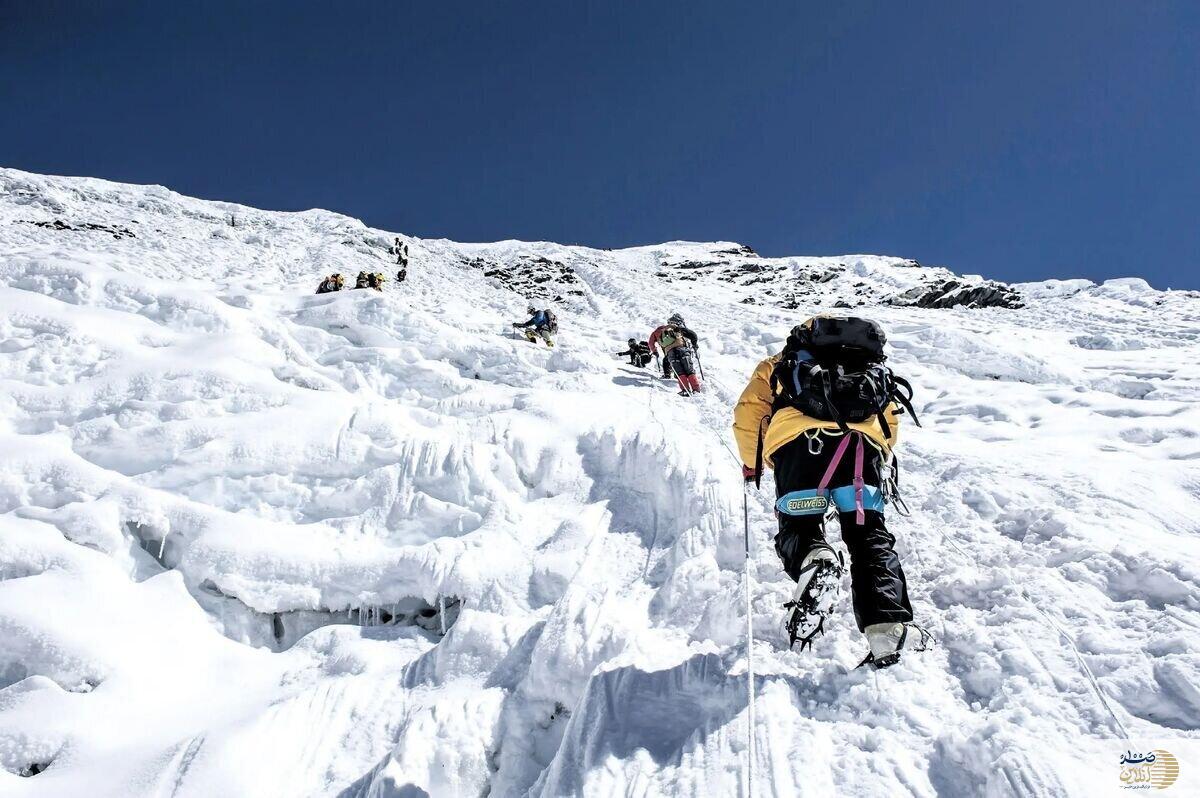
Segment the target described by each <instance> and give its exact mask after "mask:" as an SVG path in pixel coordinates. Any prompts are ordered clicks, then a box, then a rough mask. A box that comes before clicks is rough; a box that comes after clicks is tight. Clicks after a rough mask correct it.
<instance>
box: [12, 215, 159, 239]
mask: <svg viewBox="0 0 1200 798" xmlns="http://www.w3.org/2000/svg"><path fill="white" fill-rule="evenodd" d="M20 221H21V222H22V223H23V224H32V225H36V226H38V227H45V228H47V229H48V230H71V231H75V232H80V233H82V232H99V233H108V234H109V235H111V236H112V237H113V238H115V239H117V240H120V239H122V238H137V235H136V234H135V233H134V232H133V231H132V230H130V229H129V228H127V227H121V226H119V225H111V226H110V225H106V224H93V223H91V222H84V223H83V224H81V225H79V226H78V227H75V226H73V225H69V224H67V223H66V222H64V221H63V220H62V219H55V220H54V221H53V222H32V221H27V220H24V219H22V220H20Z"/></svg>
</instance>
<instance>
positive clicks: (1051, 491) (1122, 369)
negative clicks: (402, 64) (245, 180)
mask: <svg viewBox="0 0 1200 798" xmlns="http://www.w3.org/2000/svg"><path fill="white" fill-rule="evenodd" d="M89 225H90V227H89ZM393 235H394V234H393V233H391V232H387V231H382V230H373V229H370V228H367V227H365V226H364V225H363V224H361V223H360V222H358V221H355V220H352V219H348V218H346V217H343V216H339V215H337V214H334V213H329V212H326V211H307V212H304V213H293V214H285V213H274V212H265V211H259V210H255V209H251V208H246V207H242V206H237V205H232V204H229V203H218V202H206V201H200V200H195V199H190V198H187V197H183V196H180V195H177V194H174V193H172V192H170V191H168V190H166V189H164V188H161V187H155V186H128V185H120V184H114V183H108V182H105V181H100V180H93V179H82V178H52V177H42V176H37V175H32V174H27V173H23V172H19V171H15V170H8V169H0V453H2V454H0V794H3V795H5V796H35V795H36V796H82V795H88V796H159V795H172V796H215V795H222V796H239V795H246V796H250V795H253V796H308V795H312V796H343V798H351V797H352V796H360V797H361V798H384V797H385V796H414V795H425V794H428V795H434V796H442V795H453V796H458V795H463V796H476V795H491V796H519V795H532V796H557V795H596V796H611V795H672V796H674V795H679V796H684V795H695V796H707V795H713V796H715V795H722V796H725V795H745V794H746V790H747V786H746V784H745V771H746V754H747V752H746V747H745V741H746V734H747V722H748V713H747V699H746V675H745V674H746V645H745V637H744V633H743V631H744V626H745V621H744V617H743V615H742V608H741V604H740V602H741V593H740V585H741V582H740V580H741V569H742V567H743V557H742V485H741V480H740V475H739V466H738V464H737V463H736V462H735V460H734V458H733V456H732V455H731V452H730V447H732V440H731V437H730V435H729V432H728V426H729V419H730V411H731V408H732V405H733V402H734V401H735V400H736V397H737V395H738V393H739V392H740V390H741V388H742V386H743V385H744V382H745V379H746V378H747V377H748V375H749V373H750V371H751V369H752V368H753V366H754V364H755V363H756V362H757V360H758V359H759V358H761V357H763V356H765V355H767V354H769V353H771V352H773V351H776V350H777V349H778V348H779V346H780V344H781V343H782V341H783V339H784V337H785V336H786V334H787V331H788V330H789V329H790V327H792V326H793V325H794V324H796V323H798V322H800V321H801V320H803V319H804V318H806V317H807V316H808V315H811V314H812V313H814V312H817V311H821V310H828V309H831V308H832V307H833V306H834V305H835V304H836V303H837V302H842V303H843V304H844V305H849V306H851V307H855V308H857V310H856V312H860V313H863V314H865V315H870V316H872V317H874V318H877V319H878V320H880V321H881V322H882V323H883V324H884V325H885V326H886V328H887V329H888V332H889V335H890V336H891V342H892V361H893V365H894V367H895V368H896V369H897V371H898V372H900V373H902V374H905V375H906V376H908V377H909V378H910V379H911V380H912V382H913V384H914V386H915V387H916V389H917V407H918V410H919V411H920V413H921V416H922V420H923V422H924V425H925V426H924V427H923V428H920V429H917V428H915V427H913V426H912V425H911V424H910V425H907V426H906V427H905V428H904V430H903V434H902V446H901V448H900V456H901V462H902V467H903V476H902V483H901V484H902V487H903V490H904V492H905V494H906V496H907V501H908V504H909V505H910V506H911V507H912V510H913V512H912V516H911V517H909V518H905V517H902V516H901V515H899V514H897V513H894V512H893V513H891V514H890V525H891V528H892V530H893V532H894V533H895V534H896V536H897V538H898V540H899V544H898V546H899V549H900V552H901V555H902V558H903V561H904V566H905V568H906V570H907V573H908V577H909V582H910V590H911V591H912V598H913V603H914V605H915V608H916V612H917V619H918V621H919V622H921V623H923V624H924V625H926V626H927V627H928V628H929V629H930V630H931V631H932V632H933V633H934V635H935V636H936V638H937V640H938V645H937V647H936V649H935V650H933V651H931V652H929V653H926V654H922V655H914V656H911V657H909V658H908V659H906V660H904V661H903V662H902V663H901V664H900V665H898V666H896V667H894V668H892V669H889V670H887V671H882V672H878V673H876V672H869V671H864V670H854V669H853V665H854V664H856V663H857V661H858V659H860V658H861V656H862V653H863V651H864V645H863V641H862V640H861V637H860V635H859V633H858V632H857V630H856V629H855V628H854V625H853V620H852V617H851V612H850V608H849V605H848V602H847V601H846V600H845V599H843V604H842V605H841V606H840V607H839V609H838V613H837V617H836V620H837V622H836V623H835V624H833V625H832V626H833V628H832V629H830V630H829V633H828V634H827V635H826V636H825V637H823V638H820V639H819V640H818V641H817V644H816V646H815V647H814V650H813V651H811V652H806V653H803V654H801V653H798V652H791V651H789V650H788V649H787V642H786V635H785V633H784V631H783V628H782V621H783V614H782V609H781V605H782V604H783V603H784V602H785V601H786V600H788V598H789V597H790V592H791V584H790V582H789V581H788V579H787V577H786V576H785V575H784V574H783V573H782V572H781V570H780V568H779V565H778V562H777V559H776V557H775V554H774V552H773V549H772V535H773V534H774V529H775V524H774V520H773V518H772V517H771V509H770V507H771V503H770V496H771V495H772V488H771V486H770V484H769V480H768V483H767V485H765V486H764V487H765V489H764V491H763V492H762V493H754V494H752V495H751V497H750V518H751V531H752V535H753V545H754V557H753V560H752V562H751V571H752V575H753V584H754V593H753V623H754V629H755V634H756V637H757V645H756V647H755V652H754V653H755V659H756V666H757V670H758V675H757V678H756V681H755V690H756V694H757V697H758V699H757V702H758V705H757V723H756V726H755V728H754V729H753V734H754V738H755V741H756V750H757V759H756V762H755V766H756V770H757V781H756V784H755V787H756V792H755V794H757V795H779V796H792V795H801V794H804V795H830V794H835V793H836V794H845V795H898V794H913V795H923V796H925V795H928V796H933V795H1010V794H1019V795H1039V796H1060V795H1080V796H1083V795H1089V796H1090V795H1094V794H1107V793H1106V792H1103V791H1105V790H1112V789H1115V786H1114V785H1117V781H1116V777H1115V776H1114V775H1113V774H1115V772H1116V758H1117V757H1118V755H1119V754H1120V753H1121V752H1123V751H1125V750H1126V748H1127V747H1128V746H1129V745H1135V744H1137V741H1139V740H1159V741H1162V740H1167V741H1168V742H1170V741H1172V740H1175V741H1179V744H1180V745H1182V744H1183V743H1184V742H1186V741H1195V740H1196V739H1197V737H1200V732H1198V731H1197V730H1198V729H1200V601H1198V598H1197V586H1198V584H1200V565H1198V563H1200V557H1198V555H1200V539H1198V535H1200V523H1198V521H1197V519H1198V518H1200V404H1198V403H1197V399H1198V398H1200V365H1198V364H1200V297H1198V296H1197V295H1196V294H1194V293H1188V292H1159V291H1155V290H1153V289H1152V288H1151V287H1150V286H1148V285H1146V284H1145V282H1144V281H1141V280H1138V279H1128V280H1110V281H1107V282H1106V283H1104V284H1103V285H1094V284H1091V283H1089V282H1087V281H1048V282H1045V283H1037V284H1025V285H1021V286H1016V288H1017V290H1019V291H1020V292H1021V293H1022V295H1023V296H1024V298H1025V301H1026V307H1024V308H1022V309H1019V310H1002V309H995V308H993V309H981V310H967V309H962V308H952V309H937V310H934V309H918V308H910V307H896V306H892V305H891V304H889V299H890V298H891V297H894V296H898V295H900V294H902V293H903V292H905V291H909V290H910V289H913V288H915V287H918V286H920V285H922V284H924V283H926V282H928V281H937V280H944V279H946V278H948V277H951V276H953V275H951V274H950V273H949V272H948V271H946V270H944V269H929V268H925V267H920V266H916V265H915V264H914V263H913V262H912V261H904V260H901V259H898V258H890V257H881V256H870V255H855V256H846V257H842V258H783V259H764V258H758V257H756V256H754V255H753V253H750V252H748V251H745V250H743V249H741V248H740V247H739V245H737V244H732V243H728V242H719V243H712V244H697V243H687V242H671V243H668V244H662V245H658V246H651V247H639V248H634V249H627V250H618V251H600V250H592V249H586V248H582V247H566V246H560V245H557V244H551V243H523V242H517V241H505V242H498V243H494V244H456V243H453V242H450V241H441V240H438V241H434V240H420V239H415V238H406V239H405V240H406V241H407V242H408V244H409V248H410V253H411V265H410V267H409V281H408V282H406V283H404V284H403V285H399V286H397V285H394V284H391V283H389V284H388V287H387V289H386V290H385V291H384V292H383V293H377V292H374V291H347V292H342V293H337V294H328V295H321V296H315V295H313V294H312V291H313V290H314V289H315V287H316V284H317V282H318V281H319V279H320V278H321V277H322V276H323V275H325V274H328V273H331V272H334V271H341V272H342V273H344V274H346V275H347V276H348V277H350V278H351V281H352V278H353V275H354V274H356V273H357V272H358V271H359V270H361V269H367V270H370V271H375V270H380V271H384V272H389V273H390V272H392V271H393V270H392V269H391V268H390V267H389V266H388V263H389V258H388V255H387V252H386V248H387V246H388V245H389V244H390V243H391V240H392V237H393ZM547 264H549V265H547ZM492 266H498V267H502V270H503V272H504V273H503V274H499V273H493V274H491V275H489V274H488V272H489V271H494V269H492V268H491V267H492ZM542 277H544V278H545V279H540V278H542ZM958 279H964V278H958ZM971 279H973V280H975V281H978V280H979V278H971ZM971 279H967V282H971ZM772 292H773V293H772ZM772 297H774V299H772ZM527 300H533V301H534V302H535V304H548V305H550V306H552V307H554V309H555V310H556V312H557V313H558V316H559V319H560V324H561V327H562V331H561V335H560V336H559V345H558V346H557V347H556V348H555V349H553V350H549V349H546V348H544V347H542V346H541V345H540V344H539V345H531V344H529V343H526V342H525V341H523V340H517V339H515V338H513V337H512V336H511V328H510V327H509V326H508V323H509V322H511V321H514V320H518V319H521V320H523V316H522V314H523V310H524V308H525V305H526V302H527ZM787 305H794V307H790V308H789V307H787ZM674 311H678V312H681V313H683V315H684V316H685V318H686V319H687V321H688V323H689V325H690V326H692V327H693V328H694V329H695V330H696V331H697V332H698V333H699V334H700V336H701V340H702V350H701V357H702V362H703V366H704V371H705V374H706V378H707V380H706V391H705V393H704V394H702V395H700V396H698V397H695V398H693V399H690V400H689V399H687V398H682V397H679V396H677V395H675V392H674V390H673V389H672V388H671V387H670V385H669V384H667V383H663V382H661V381H659V380H656V379H654V374H653V372H652V370H645V371H643V370H638V369H634V368H632V367H630V366H628V365H627V364H623V363H622V362H620V361H619V360H618V359H616V358H614V357H613V356H612V354H611V353H612V352H616V351H618V350H620V349H623V348H624V341H625V339H626V338H628V337H631V336H637V337H639V338H643V337H645V335H646V334H647V333H648V332H649V330H650V329H652V327H653V326H654V325H655V324H657V323H659V322H660V321H661V320H662V319H664V318H665V317H666V316H667V315H669V314H670V313H671V312H674ZM832 537H836V534H835V535H833V536H832ZM839 545H840V544H839ZM847 587H848V586H847ZM1093 677H1094V685H1093V683H1092V678H1093ZM1127 735H1128V737H1127ZM1131 741H1132V742H1131ZM1097 763H1098V764H1097ZM1194 766H1195V765H1193V767H1194ZM1106 768H1107V770H1106ZM31 771H40V772H36V773H35V774H34V773H31ZM1098 790H1099V791H1101V792H1097V791H1098Z"/></svg>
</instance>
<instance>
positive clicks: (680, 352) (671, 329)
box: [648, 313, 700, 396]
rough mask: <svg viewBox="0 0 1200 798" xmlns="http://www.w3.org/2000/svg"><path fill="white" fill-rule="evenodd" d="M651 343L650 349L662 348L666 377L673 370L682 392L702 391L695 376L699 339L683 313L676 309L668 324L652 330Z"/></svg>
mask: <svg viewBox="0 0 1200 798" xmlns="http://www.w3.org/2000/svg"><path fill="white" fill-rule="evenodd" d="M648 345H649V348H650V352H651V353H656V352H657V349H658V348H661V349H662V353H663V378H664V379H666V378H669V377H670V376H671V373H672V372H674V374H675V379H676V380H677V381H678V382H679V388H680V390H679V393H680V394H681V395H684V396H691V395H692V394H694V393H699V391H700V379H699V377H697V376H696V364H697V363H698V362H699V360H698V358H699V352H700V341H699V339H698V338H697V337H696V333H694V332H692V331H691V330H689V329H688V327H687V325H686V324H684V321H683V317H682V316H680V315H679V314H678V313H674V314H672V315H671V317H670V318H669V319H667V323H666V324H664V325H662V326H660V327H657V328H655V330H654V332H652V333H650V341H649V344H648Z"/></svg>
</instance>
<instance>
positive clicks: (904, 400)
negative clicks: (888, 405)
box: [890, 374, 921, 427]
mask: <svg viewBox="0 0 1200 798" xmlns="http://www.w3.org/2000/svg"><path fill="white" fill-rule="evenodd" d="M892 382H894V383H896V388H895V389H893V390H892V395H891V397H890V398H891V399H894V400H895V401H896V402H898V403H899V404H900V406H901V407H903V408H904V410H905V412H906V413H908V414H909V415H910V416H912V420H913V423H914V424H916V425H917V426H918V427H919V426H921V419H919V418H917V411H916V410H914V409H913V406H912V398H913V387H912V383H910V382H909V381H908V380H906V379H904V378H903V377H897V376H896V375H895V374H893V375H892ZM905 391H907V392H908V395H907V396H906V395H905Z"/></svg>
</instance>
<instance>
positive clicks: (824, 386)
mask: <svg viewBox="0 0 1200 798" xmlns="http://www.w3.org/2000/svg"><path fill="white" fill-rule="evenodd" d="M797 368H799V366H797ZM816 368H817V374H818V375H819V376H820V379H821V393H822V394H824V396H825V409H826V410H828V411H829V415H830V416H832V417H833V420H834V422H835V423H837V425H838V429H840V430H841V431H842V432H843V433H848V432H850V427H849V426H848V425H847V424H846V421H845V419H843V418H842V414H841V413H839V412H838V409H837V407H836V406H835V405H834V403H833V395H832V393H831V389H830V385H829V369H827V368H825V367H824V366H817V367H816Z"/></svg>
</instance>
